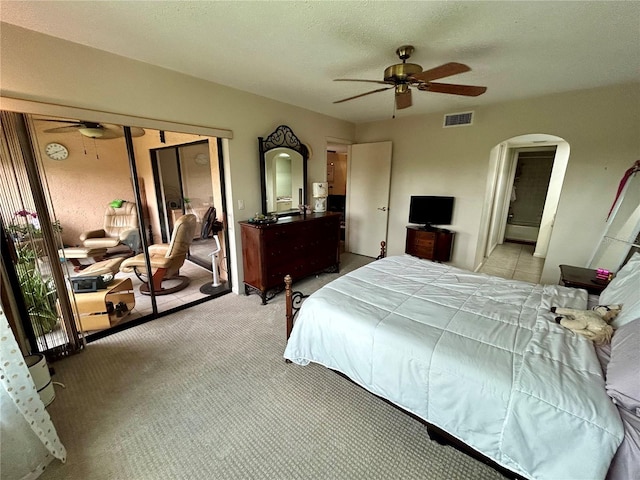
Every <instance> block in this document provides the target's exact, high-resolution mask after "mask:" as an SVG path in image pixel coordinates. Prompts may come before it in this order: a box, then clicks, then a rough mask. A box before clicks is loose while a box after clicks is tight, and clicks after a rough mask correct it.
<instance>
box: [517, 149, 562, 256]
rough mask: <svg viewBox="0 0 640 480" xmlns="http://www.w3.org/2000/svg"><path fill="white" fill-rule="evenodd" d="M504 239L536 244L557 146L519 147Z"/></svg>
mask: <svg viewBox="0 0 640 480" xmlns="http://www.w3.org/2000/svg"><path fill="white" fill-rule="evenodd" d="M514 154H515V161H514V162H513V165H514V167H515V168H514V177H513V181H512V187H511V195H510V198H509V208H508V213H507V224H506V226H505V233H504V239H505V240H506V241H511V242H522V243H529V244H535V243H536V241H537V240H538V234H539V233H540V223H541V222H542V212H543V210H544V202H545V198H546V196H547V190H548V189H549V180H550V179H551V169H552V168H553V159H554V157H555V155H556V147H555V146H552V147H547V148H544V149H542V150H538V149H537V148H535V147H529V148H522V149H516V150H515V152H514Z"/></svg>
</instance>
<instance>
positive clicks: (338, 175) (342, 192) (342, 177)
mask: <svg viewBox="0 0 640 480" xmlns="http://www.w3.org/2000/svg"><path fill="white" fill-rule="evenodd" d="M347 164H348V157H347V146H346V145H328V146H327V184H328V186H329V196H328V197H327V210H328V211H329V212H339V213H340V215H341V217H340V253H343V252H344V251H345V239H346V216H347Z"/></svg>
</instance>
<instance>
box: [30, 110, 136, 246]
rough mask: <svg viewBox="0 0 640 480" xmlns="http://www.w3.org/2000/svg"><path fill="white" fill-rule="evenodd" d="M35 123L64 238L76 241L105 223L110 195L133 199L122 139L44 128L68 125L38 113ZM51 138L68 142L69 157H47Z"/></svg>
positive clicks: (115, 197)
mask: <svg viewBox="0 0 640 480" xmlns="http://www.w3.org/2000/svg"><path fill="white" fill-rule="evenodd" d="M31 124H32V125H33V128H34V130H35V134H36V139H37V151H38V153H39V154H40V158H41V159H42V166H43V170H44V173H45V176H46V182H47V185H48V189H49V192H50V194H51V200H52V204H53V207H54V210H55V215H56V218H57V219H58V220H59V221H60V224H61V225H62V241H63V242H64V244H65V245H78V243H79V241H80V240H79V238H78V237H79V236H80V234H81V233H82V232H85V231H87V230H98V229H100V228H102V225H103V222H104V212H105V210H106V209H107V206H108V204H109V203H110V202H111V201H112V200H115V199H121V200H127V201H129V202H133V201H135V198H134V195H133V186H132V184H131V174H130V171H129V161H128V158H127V149H126V146H125V143H124V139H123V138H114V139H111V140H93V139H91V138H87V137H84V136H82V135H81V134H80V133H78V132H68V133H45V132H44V130H49V129H51V128H57V127H62V126H65V124H62V123H61V124H58V123H51V122H44V121H42V120H38V119H37V117H35V118H34V119H33V121H32V122H31ZM50 142H57V143H61V144H62V145H64V146H65V147H67V149H68V150H69V156H68V157H67V159H66V160H62V161H58V160H51V159H50V158H49V157H47V156H46V154H45V152H44V149H45V147H46V145H47V144H48V143H50Z"/></svg>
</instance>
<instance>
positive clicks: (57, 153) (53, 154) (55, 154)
mask: <svg viewBox="0 0 640 480" xmlns="http://www.w3.org/2000/svg"><path fill="white" fill-rule="evenodd" d="M44 153H46V154H47V157H49V158H50V159H51V160H65V159H66V158H67V157H68V156H69V150H67V147H65V146H64V145H62V144H61V143H48V144H47V146H46V147H44Z"/></svg>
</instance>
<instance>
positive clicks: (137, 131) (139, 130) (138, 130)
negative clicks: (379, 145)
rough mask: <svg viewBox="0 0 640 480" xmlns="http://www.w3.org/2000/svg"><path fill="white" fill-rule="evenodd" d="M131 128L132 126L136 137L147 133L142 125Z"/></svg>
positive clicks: (132, 131)
mask: <svg viewBox="0 0 640 480" xmlns="http://www.w3.org/2000/svg"><path fill="white" fill-rule="evenodd" d="M129 128H131V136H132V137H134V138H135V137H141V136H143V135H144V134H145V133H146V132H145V131H144V128H140V127H129Z"/></svg>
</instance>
